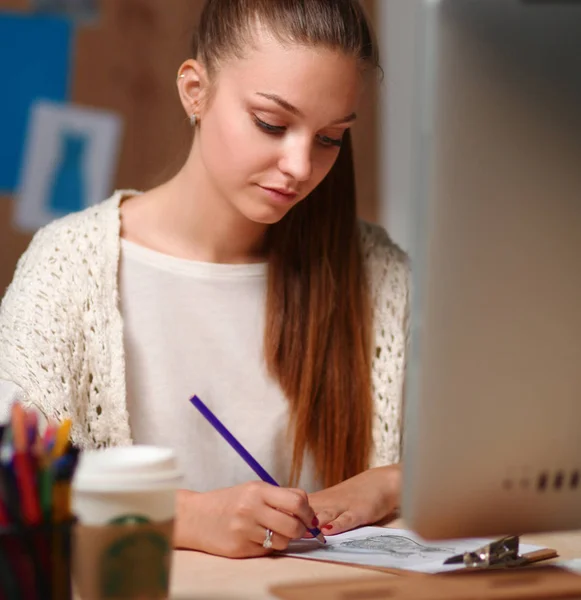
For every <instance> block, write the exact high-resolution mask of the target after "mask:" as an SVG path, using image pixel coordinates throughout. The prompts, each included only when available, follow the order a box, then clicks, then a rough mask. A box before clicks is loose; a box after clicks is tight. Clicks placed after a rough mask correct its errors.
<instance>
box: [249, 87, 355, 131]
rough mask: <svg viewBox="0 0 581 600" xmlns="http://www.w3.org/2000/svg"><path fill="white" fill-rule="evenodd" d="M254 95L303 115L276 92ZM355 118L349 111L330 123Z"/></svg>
mask: <svg viewBox="0 0 581 600" xmlns="http://www.w3.org/2000/svg"><path fill="white" fill-rule="evenodd" d="M256 95H257V96H262V98H266V99H267V100H272V102H276V104H278V105H279V106H280V107H281V108H282V109H284V110H286V111H287V112H289V113H291V114H293V115H295V116H297V117H303V116H304V115H303V113H302V112H301V111H300V110H299V109H298V108H297V107H296V106H293V105H292V104H291V103H290V102H288V101H287V100H285V99H284V98H281V97H280V96H277V95H276V94H267V93H265V92H256ZM356 118H357V115H356V114H355V113H351V114H350V115H347V116H346V117H343V118H341V119H337V120H335V121H333V122H332V123H331V125H339V124H340V123H350V122H351V121H355V119H356Z"/></svg>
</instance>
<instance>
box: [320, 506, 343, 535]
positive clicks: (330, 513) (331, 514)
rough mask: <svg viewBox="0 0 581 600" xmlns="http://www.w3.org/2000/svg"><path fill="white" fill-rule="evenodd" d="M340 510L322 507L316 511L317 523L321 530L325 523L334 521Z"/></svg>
mask: <svg viewBox="0 0 581 600" xmlns="http://www.w3.org/2000/svg"><path fill="white" fill-rule="evenodd" d="M341 512H342V511H340V510H338V509H332V508H323V509H322V510H320V511H317V517H318V519H319V523H320V524H321V530H322V528H323V527H324V526H325V525H327V524H328V523H331V522H332V521H334V520H335V519H336V518H337V517H338V516H339V515H340V514H341Z"/></svg>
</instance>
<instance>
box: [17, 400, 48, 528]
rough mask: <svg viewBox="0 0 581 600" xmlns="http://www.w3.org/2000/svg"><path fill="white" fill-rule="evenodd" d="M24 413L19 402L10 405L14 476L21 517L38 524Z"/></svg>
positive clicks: (38, 514) (40, 516)
mask: <svg viewBox="0 0 581 600" xmlns="http://www.w3.org/2000/svg"><path fill="white" fill-rule="evenodd" d="M26 421H27V419H26V413H25V412H24V409H23V408H22V406H20V404H18V403H15V404H14V405H13V407H12V436H13V441H14V457H13V459H12V461H13V466H14V477H15V479H16V485H17V486H18V492H19V496H20V502H21V510H22V517H23V519H24V522H25V523H26V524H28V525H38V524H39V523H40V522H41V521H42V512H41V510H40V502H39V499H38V494H37V490H36V476H35V472H34V466H33V461H32V457H31V456H30V454H29V452H28V435H27V427H26Z"/></svg>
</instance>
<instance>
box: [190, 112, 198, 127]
mask: <svg viewBox="0 0 581 600" xmlns="http://www.w3.org/2000/svg"><path fill="white" fill-rule="evenodd" d="M197 122H198V115H196V113H192V114H191V115H190V125H191V126H192V127H195V126H196V124H197Z"/></svg>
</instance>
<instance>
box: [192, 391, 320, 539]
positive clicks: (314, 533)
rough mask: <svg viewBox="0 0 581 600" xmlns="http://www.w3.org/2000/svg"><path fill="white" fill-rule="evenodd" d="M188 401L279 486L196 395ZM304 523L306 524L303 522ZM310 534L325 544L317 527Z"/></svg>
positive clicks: (266, 478) (261, 474) (257, 470)
mask: <svg viewBox="0 0 581 600" xmlns="http://www.w3.org/2000/svg"><path fill="white" fill-rule="evenodd" d="M190 402H191V403H192V404H193V405H194V406H195V407H196V408H197V409H198V410H199V411H200V412H201V413H202V415H203V416H204V417H205V419H206V420H207V421H208V422H209V423H210V425H212V427H213V428H214V429H215V430H216V431H217V432H218V433H219V434H220V435H221V436H222V437H223V438H224V439H225V440H226V441H227V442H228V443H229V444H230V446H232V448H234V450H236V452H237V453H238V455H239V456H240V458H242V459H243V460H244V461H245V462H246V464H247V465H248V466H249V467H250V468H251V469H252V470H253V471H254V472H255V473H256V474H257V475H258V476H259V477H260V479H262V481H265V482H266V483H270V485H275V486H276V487H280V486H279V485H278V483H277V482H276V481H275V480H274V479H273V478H272V477H271V476H270V475H269V474H268V473H267V472H266V471H265V470H264V469H263V468H262V466H261V465H260V464H259V463H258V462H257V461H256V460H255V458H254V457H253V456H252V455H251V454H250V452H248V450H246V448H245V447H244V446H243V445H242V444H241V443H240V442H239V441H238V440H237V439H236V438H235V437H234V436H233V435H232V434H231V433H230V432H229V431H228V429H227V428H226V426H225V425H224V424H223V423H222V422H221V421H220V419H218V417H217V416H216V415H215V414H214V413H213V412H212V411H211V410H210V409H209V408H208V407H207V406H206V405H205V404H204V403H203V402H202V401H201V400H200V399H199V398H198V397H197V396H194V397H193V398H190ZM305 525H306V524H305ZM307 529H308V530H309V532H310V533H311V535H312V536H313V537H314V538H315V539H317V540H319V542H321V543H322V544H326V543H327V541H326V540H325V536H324V535H323V534H322V533H321V530H320V529H318V528H317V527H312V528H311V527H308V528H307Z"/></svg>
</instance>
